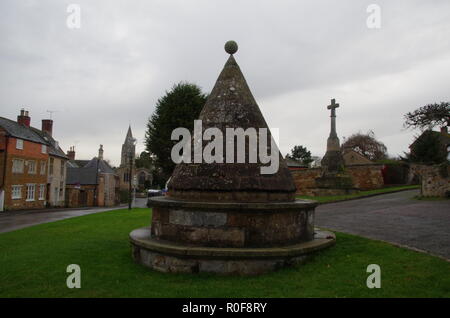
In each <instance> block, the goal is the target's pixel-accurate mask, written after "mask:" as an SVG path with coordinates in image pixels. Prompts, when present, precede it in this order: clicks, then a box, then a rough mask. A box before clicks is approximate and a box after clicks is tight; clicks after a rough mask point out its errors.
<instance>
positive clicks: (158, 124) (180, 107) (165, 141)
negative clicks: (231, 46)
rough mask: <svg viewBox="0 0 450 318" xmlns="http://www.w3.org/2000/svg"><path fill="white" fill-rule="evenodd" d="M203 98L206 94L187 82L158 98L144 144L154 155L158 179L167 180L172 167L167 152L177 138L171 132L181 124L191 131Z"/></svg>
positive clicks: (204, 100) (168, 152)
mask: <svg viewBox="0 0 450 318" xmlns="http://www.w3.org/2000/svg"><path fill="white" fill-rule="evenodd" d="M206 99H207V95H206V94H204V93H203V92H202V91H201V89H200V87H198V86H197V85H195V84H190V83H178V84H176V85H174V86H173V87H172V89H171V90H170V91H169V92H167V91H166V94H165V95H164V96H162V97H161V98H159V99H158V101H157V103H156V109H155V111H154V113H153V114H152V116H151V117H150V119H149V121H148V123H147V131H146V134H145V145H146V150H147V151H148V152H149V153H150V154H152V155H153V156H154V164H155V167H156V168H157V169H158V170H156V171H161V174H162V176H161V179H166V180H167V179H168V178H169V177H170V175H171V174H172V171H173V169H174V168H175V163H173V162H172V159H171V157H170V153H171V150H172V147H173V145H175V144H176V143H177V141H173V140H171V138H170V137H171V134H172V131H173V130H174V129H175V128H178V127H184V128H187V129H189V130H190V131H191V132H192V130H193V128H194V120H195V119H197V118H198V116H199V114H200V111H201V110H202V108H203V106H204V105H205V102H206ZM161 181H162V180H161ZM161 183H162V182H161Z"/></svg>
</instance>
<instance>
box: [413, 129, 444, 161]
mask: <svg viewBox="0 0 450 318" xmlns="http://www.w3.org/2000/svg"><path fill="white" fill-rule="evenodd" d="M408 159H409V161H410V162H414V163H420V164H427V165H432V164H440V163H443V162H446V160H447V151H446V147H445V146H444V145H443V144H442V141H441V138H440V136H439V133H438V132H435V131H432V130H427V131H425V132H424V133H423V134H422V135H420V136H419V137H418V138H417V139H416V141H415V142H414V143H413V145H412V147H411V153H410V155H409V158H408Z"/></svg>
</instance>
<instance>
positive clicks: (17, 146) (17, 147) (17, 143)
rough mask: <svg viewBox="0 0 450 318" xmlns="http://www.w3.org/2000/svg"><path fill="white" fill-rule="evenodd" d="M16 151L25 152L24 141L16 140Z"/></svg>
mask: <svg viewBox="0 0 450 318" xmlns="http://www.w3.org/2000/svg"><path fill="white" fill-rule="evenodd" d="M16 149H20V150H23V140H22V139H16Z"/></svg>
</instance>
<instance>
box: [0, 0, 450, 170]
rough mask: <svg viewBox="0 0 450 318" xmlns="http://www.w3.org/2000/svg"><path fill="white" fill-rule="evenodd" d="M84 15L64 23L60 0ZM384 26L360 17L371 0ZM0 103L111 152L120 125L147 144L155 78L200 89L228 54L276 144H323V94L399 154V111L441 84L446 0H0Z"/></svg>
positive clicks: (90, 148)
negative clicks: (274, 131)
mask: <svg viewBox="0 0 450 318" xmlns="http://www.w3.org/2000/svg"><path fill="white" fill-rule="evenodd" d="M72 3H76V4H79V5H80V8H81V28H79V29H69V28H68V27H67V25H66V19H67V17H68V16H69V13H67V12H66V10H67V6H68V5H69V4H72ZM372 3H375V4H378V5H379V6H380V7H381V28H380V29H369V28H368V27H367V25H366V20H367V18H368V16H369V15H370V13H367V12H366V9H367V7H368V5H369V4H372ZM0 39H1V40H0V108H1V112H0V116H3V117H7V118H11V119H15V118H16V116H17V114H18V113H19V110H20V108H22V107H25V108H26V109H27V110H29V111H30V114H31V122H32V125H33V126H35V127H38V128H40V125H41V124H40V123H41V119H43V118H47V117H48V113H47V112H46V110H54V111H57V112H56V113H54V114H53V119H54V136H55V138H56V139H57V140H59V142H60V145H61V147H62V148H63V150H67V149H68V148H69V147H70V146H72V145H75V146H76V151H77V158H79V159H87V158H91V157H93V156H95V155H96V154H97V149H98V146H99V144H103V145H104V149H105V157H106V158H108V159H110V160H111V162H112V163H113V164H118V163H119V161H120V149H121V145H122V143H123V141H124V138H125V134H126V131H127V129H128V125H129V124H131V126H132V130H133V133H134V135H135V137H137V138H138V147H137V149H138V150H139V151H141V150H144V145H143V141H144V134H145V128H146V122H147V119H148V117H149V116H150V115H151V114H152V112H153V110H154V106H155V103H156V101H157V99H158V97H160V96H161V95H163V94H164V92H165V90H168V89H170V87H171V86H172V85H173V84H174V83H177V82H179V81H190V82H194V83H196V84H198V85H200V86H201V87H202V88H203V90H204V91H206V92H209V91H210V90H211V89H212V86H213V85H214V82H215V80H216V78H217V76H218V75H219V72H220V70H221V69H222V67H223V65H224V63H225V61H226V59H227V54H226V53H225V52H224V49H223V45H224V43H225V42H226V41H227V40H231V39H232V40H235V41H237V43H238V44H239V51H238V52H237V53H236V54H235V57H236V60H237V62H238V63H239V65H240V67H241V70H242V71H243V73H244V76H245V77H246V79H247V82H248V84H249V86H250V88H251V89H252V92H253V95H254V96H255V98H256V100H257V102H258V104H259V106H260V108H261V110H262V112H263V114H264V116H265V118H266V120H267V122H268V124H269V125H270V127H278V128H280V149H281V151H282V153H283V154H285V153H287V152H288V151H289V149H290V148H291V147H292V146H294V145H304V146H306V147H307V148H308V149H310V150H311V151H312V153H313V155H319V156H323V154H324V152H325V148H326V138H327V137H328V133H329V112H328V111H327V109H326V106H327V105H328V104H329V102H330V99H331V98H336V100H337V102H339V103H340V105H341V107H340V108H339V109H338V110H337V116H338V118H337V128H338V135H339V137H340V138H341V142H342V140H343V137H345V136H349V135H350V134H352V133H354V132H358V131H362V132H366V131H368V130H373V131H374V132H375V135H376V137H377V138H378V139H379V140H381V141H382V142H384V143H385V144H386V146H387V147H388V151H389V154H391V155H393V156H396V155H398V154H402V152H403V151H406V150H407V147H408V145H409V144H410V143H411V142H412V139H413V136H414V135H415V134H417V132H414V131H405V130H404V129H403V128H402V123H403V114H405V113H406V112H408V111H411V110H414V109H415V108H418V107H420V106H422V105H424V104H426V103H432V102H440V101H448V100H449V99H450V98H449V95H450V89H449V88H450V85H449V83H450V1H448V0H442V1H438V0H431V1H413V0H407V1H406V0H405V1H400V0H396V1H374V0H372V1H361V0H353V1H350V0H349V1H317V0H315V1H313V0H310V1H299V0H295V1H294V0H292V1H286V0H276V1H275V0H271V1H261V0H241V1H231V0H223V1H222V0H220V1H219V0H203V1H198V0H189V1H186V0H184V1H182V0H180V1H172V0H159V1H155V0H148V1H133V0H123V1H111V0H107V1H106V0H105V1H93V0H86V1H79V0H78V1H76V0H72V1H62V0H58V1H57V0H53V1H42V0H35V1H31V0H28V1H27V0H22V1H16V0H2V1H1V2H0Z"/></svg>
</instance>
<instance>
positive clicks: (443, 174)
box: [411, 164, 450, 197]
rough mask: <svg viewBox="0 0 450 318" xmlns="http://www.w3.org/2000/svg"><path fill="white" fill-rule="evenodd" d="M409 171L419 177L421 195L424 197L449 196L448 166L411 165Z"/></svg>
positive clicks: (449, 170) (449, 166)
mask: <svg viewBox="0 0 450 318" xmlns="http://www.w3.org/2000/svg"><path fill="white" fill-rule="evenodd" d="M411 170H412V171H413V172H414V173H416V174H417V175H419V176H420V179H421V195H422V196H425V197H449V196H450V165H449V164H441V165H433V166H426V165H415V164H412V165H411Z"/></svg>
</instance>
